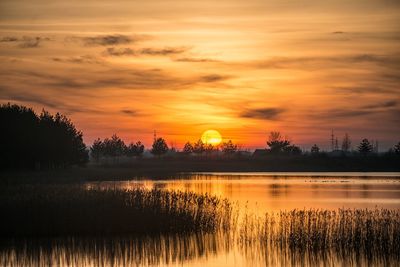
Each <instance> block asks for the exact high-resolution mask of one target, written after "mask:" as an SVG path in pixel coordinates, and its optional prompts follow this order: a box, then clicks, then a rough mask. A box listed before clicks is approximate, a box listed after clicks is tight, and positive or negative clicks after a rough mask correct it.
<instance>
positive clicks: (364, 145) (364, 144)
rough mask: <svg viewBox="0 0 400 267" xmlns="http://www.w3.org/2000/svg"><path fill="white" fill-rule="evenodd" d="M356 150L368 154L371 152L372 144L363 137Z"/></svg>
mask: <svg viewBox="0 0 400 267" xmlns="http://www.w3.org/2000/svg"><path fill="white" fill-rule="evenodd" d="M358 152H360V153H361V154H362V155H368V154H370V153H371V152H372V145H371V143H370V142H369V141H368V139H366V138H365V139H363V140H362V141H361V143H360V145H359V146H358Z"/></svg>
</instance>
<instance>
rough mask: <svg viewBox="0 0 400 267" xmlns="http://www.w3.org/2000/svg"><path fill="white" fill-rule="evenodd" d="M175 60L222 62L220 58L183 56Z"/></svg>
mask: <svg viewBox="0 0 400 267" xmlns="http://www.w3.org/2000/svg"><path fill="white" fill-rule="evenodd" d="M174 61H177V62H193V63H204V62H220V61H219V60H216V59H211V58H195V57H181V58H176V59H174Z"/></svg>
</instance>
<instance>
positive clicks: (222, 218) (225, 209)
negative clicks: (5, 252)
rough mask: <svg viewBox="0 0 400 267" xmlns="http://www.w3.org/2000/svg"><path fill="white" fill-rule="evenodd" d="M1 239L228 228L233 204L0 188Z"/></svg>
mask: <svg viewBox="0 0 400 267" xmlns="http://www.w3.org/2000/svg"><path fill="white" fill-rule="evenodd" d="M0 214H2V220H1V221H0V236H2V237H16V236H53V235H82V234H90V235H107V234H130V233H132V234H150V233H158V232H178V233H186V232H196V231H197V232H198V231H204V232H213V231H216V230H217V229H228V228H229V227H230V222H231V220H230V217H231V215H232V205H231V204H230V203H229V202H228V201H227V200H221V199H218V198H216V197H212V196H209V195H197V194H195V193H190V192H175V191H164V190H163V191H161V190H151V191H148V190H143V189H134V190H129V191H128V190H96V189H89V190H87V189H85V188H83V187H79V186H43V185H42V186H18V187H7V188H2V189H0Z"/></svg>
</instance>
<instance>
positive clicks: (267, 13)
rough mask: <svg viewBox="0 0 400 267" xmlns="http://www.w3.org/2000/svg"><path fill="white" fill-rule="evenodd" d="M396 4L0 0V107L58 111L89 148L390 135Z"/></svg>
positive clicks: (398, 91) (399, 87) (398, 128)
mask: <svg viewBox="0 0 400 267" xmlns="http://www.w3.org/2000/svg"><path fill="white" fill-rule="evenodd" d="M399 44H400V1H396V0H380V1H375V0H346V1H344V0H335V1H334V0H327V1H320V0H308V1H305V0H285V1H283V0H270V1H267V0H247V1H243V0H241V1H239V0H220V1H215V0H202V1H194V0H186V1H184V0H147V1H136V0H113V1H111V0H96V1H95V0H88V1H81V0H69V1H58V0H52V1H50V0H1V2H0V60H1V64H0V80H1V82H0V103H7V102H13V103H18V104H23V105H26V106H31V107H33V108H34V109H35V110H36V111H38V112H40V111H41V110H42V109H43V108H44V109H47V110H49V111H52V112H55V111H60V112H62V113H64V114H66V115H67V116H69V117H70V118H71V119H72V120H73V121H74V122H75V124H76V125H77V127H78V128H79V129H81V130H82V131H83V132H84V138H85V141H86V142H87V143H88V144H90V143H91V142H92V141H93V140H94V139H95V138H97V137H101V138H104V137H107V136H110V135H111V134H113V133H117V134H118V135H120V136H121V137H123V138H124V139H125V140H126V141H136V140H142V141H143V142H144V143H145V144H146V145H150V143H151V141H152V137H153V131H154V130H157V133H158V135H160V136H163V137H165V138H166V139H167V140H168V143H173V144H174V145H175V146H177V147H181V146H182V145H183V143H184V142H185V141H195V140H197V139H198V138H199V137H200V135H201V133H202V132H203V131H205V130H207V129H216V130H218V131H219V132H220V133H221V134H222V136H223V138H225V139H232V140H233V141H234V142H236V143H239V144H242V145H243V146H244V147H246V148H254V147H262V146H265V140H266V138H267V135H268V132H270V131H272V130H277V131H281V132H282V133H283V134H284V135H286V136H288V137H289V138H290V139H291V140H292V141H293V142H295V143H296V144H299V145H300V146H301V147H303V148H307V149H308V148H309V147H310V146H311V145H312V144H313V143H317V144H319V145H320V146H321V147H323V148H328V147H329V138H330V132H331V129H334V130H335V133H336V135H337V136H338V138H339V140H340V139H341V138H342V136H343V135H344V133H345V132H348V133H349V134H350V137H351V138H352V140H353V145H354V146H356V145H357V143H358V142H359V140H360V139H361V138H363V137H366V138H370V139H374V140H379V142H380V146H381V148H382V149H386V148H388V147H390V146H392V145H393V144H394V143H395V142H397V141H399V139H400V134H399V133H400V71H399V70H400V45H399Z"/></svg>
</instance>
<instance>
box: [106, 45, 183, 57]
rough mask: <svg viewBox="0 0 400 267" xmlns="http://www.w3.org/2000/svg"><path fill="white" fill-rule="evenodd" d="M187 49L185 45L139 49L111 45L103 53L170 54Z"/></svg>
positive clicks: (114, 54)
mask: <svg viewBox="0 0 400 267" xmlns="http://www.w3.org/2000/svg"><path fill="white" fill-rule="evenodd" d="M185 51H186V48H183V47H167V48H162V49H158V48H142V49H138V50H133V49H132V48H129V47H127V48H115V47H109V48H107V49H106V50H105V51H104V52H103V55H106V56H115V57H120V56H141V55H144V56H170V55H176V54H181V53H184V52H185Z"/></svg>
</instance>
